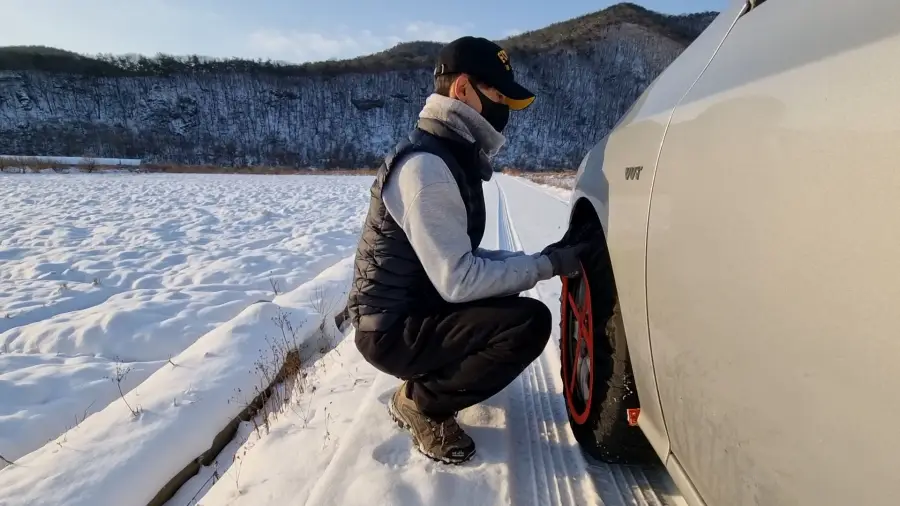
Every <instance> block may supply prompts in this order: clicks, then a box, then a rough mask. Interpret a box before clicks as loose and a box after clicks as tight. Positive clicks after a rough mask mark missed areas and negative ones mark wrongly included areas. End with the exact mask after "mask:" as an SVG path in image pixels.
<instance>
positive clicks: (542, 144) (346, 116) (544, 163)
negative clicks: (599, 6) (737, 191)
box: [0, 3, 716, 169]
mask: <svg viewBox="0 0 900 506" xmlns="http://www.w3.org/2000/svg"><path fill="white" fill-rule="evenodd" d="M715 16H716V13H714V12H706V13H698V14H691V15H684V16H669V15H663V14H659V13H655V12H652V11H648V10H646V9H643V8H641V7H639V6H636V5H634V4H629V3H624V4H618V5H615V6H612V7H610V8H608V9H605V10H602V11H599V12H596V13H593V14H588V15H586V16H582V17H579V18H575V19H572V20H569V21H565V22H562V23H556V24H554V25H550V26H548V27H546V28H543V29H541V30H536V31H533V32H528V33H524V34H521V35H517V36H515V37H512V38H509V39H506V40H503V41H499V42H500V43H501V44H502V45H503V46H504V47H506V48H507V49H508V50H509V53H510V55H511V57H512V58H513V62H514V64H515V65H516V69H517V72H518V75H519V76H520V79H521V81H522V82H523V83H524V84H526V86H529V87H531V88H532V89H533V90H534V91H535V92H536V93H537V95H538V99H537V100H536V101H535V103H534V105H533V106H532V107H531V108H529V109H528V110H526V111H525V112H523V113H514V114H513V115H512V116H511V121H510V126H509V127H508V130H507V134H508V136H509V143H508V144H507V147H506V148H505V149H504V150H503V151H502V152H501V154H500V155H499V156H498V158H497V160H496V163H497V165H498V166H500V167H502V166H512V167H518V168H524V169H540V168H571V167H574V166H576V165H577V163H578V161H580V159H581V157H582V156H583V155H584V153H585V152H586V150H587V149H588V148H589V147H590V146H591V145H592V144H593V143H594V142H596V141H597V140H599V139H600V138H601V137H602V136H603V135H605V134H606V132H608V130H609V129H610V128H611V127H612V125H614V124H615V122H616V120H617V119H618V118H619V117H620V116H621V114H623V113H624V111H625V110H626V109H627V108H628V106H629V105H630V104H631V103H632V102H633V101H634V99H635V98H637V96H638V95H639V94H640V93H641V91H643V90H644V88H645V87H646V86H647V85H648V84H649V83H650V82H651V81H652V80H653V79H654V78H655V77H656V76H657V75H658V74H659V73H660V72H661V71H662V70H663V69H664V68H665V67H666V66H667V65H668V64H669V63H671V62H672V60H674V59H675V57H677V56H678V55H679V54H680V53H681V51H683V50H684V48H685V47H687V45H688V44H689V43H690V42H691V41H693V39H694V38H696V37H697V35H699V33H700V32H702V31H703V29H705V28H706V26H707V25H708V24H709V23H710V22H711V21H712V19H713V18H714V17H715ZM440 47H441V45H440V44H437V43H433V42H411V43H404V44H400V45H398V46H396V47H394V48H391V49H389V50H387V51H384V52H381V53H377V54H373V55H367V56H363V57H359V58H354V59H350V60H343V61H327V62H317V63H309V64H303V65H288V64H283V63H277V62H270V61H266V62H264V61H247V60H237V59H231V60H222V59H209V58H203V57H198V56H186V57H174V56H167V55H159V56H156V57H153V58H149V57H135V56H112V55H100V56H85V55H78V54H75V53H71V52H67V51H62V50H58V49H54V48H47V47H39V46H28V47H21V46H20V47H6V48H0V152H2V153H6V154H16V155H60V156H97V157H119V158H142V159H145V160H146V161H148V162H157V163H181V164H216V165H248V164H249V165H255V164H265V165H289V166H301V167H306V166H314V167H344V168H350V167H364V166H373V165H375V164H377V163H378V161H379V160H380V158H381V157H382V156H383V155H384V153H385V152H386V151H387V150H388V149H389V148H390V147H391V146H392V145H393V144H394V142H396V140H397V139H398V138H400V137H401V136H402V135H404V134H405V133H406V132H407V131H408V130H409V129H410V128H411V127H412V125H413V124H414V121H415V118H416V115H417V113H418V111H419V109H420V107H421V105H422V103H423V101H424V100H425V98H426V97H427V96H428V94H429V93H430V92H431V81H432V78H431V69H432V64H433V61H434V57H435V55H436V53H437V51H438V49H439V48H440Z"/></svg>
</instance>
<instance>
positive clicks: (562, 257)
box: [544, 243, 588, 278]
mask: <svg viewBox="0 0 900 506" xmlns="http://www.w3.org/2000/svg"><path fill="white" fill-rule="evenodd" d="M551 246H553V245H551ZM551 246H547V247H546V248H544V250H545V251H546V250H549V252H548V253H547V254H546V255H547V257H548V258H549V259H550V264H551V265H553V275H554V276H562V277H566V278H576V277H578V276H580V275H581V261H580V258H579V257H580V256H581V255H582V254H583V253H584V252H585V251H587V248H588V244H587V243H580V244H575V245H572V246H562V247H551Z"/></svg>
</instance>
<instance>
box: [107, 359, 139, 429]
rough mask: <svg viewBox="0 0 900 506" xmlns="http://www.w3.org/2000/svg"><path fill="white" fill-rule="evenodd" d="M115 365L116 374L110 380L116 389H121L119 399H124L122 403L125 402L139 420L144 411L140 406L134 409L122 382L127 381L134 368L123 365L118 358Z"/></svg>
mask: <svg viewBox="0 0 900 506" xmlns="http://www.w3.org/2000/svg"><path fill="white" fill-rule="evenodd" d="M115 365H116V370H115V374H114V375H113V377H112V378H110V379H111V380H112V381H113V382H114V383H115V384H116V388H118V389H119V397H121V398H122V402H124V403H125V405H126V406H128V410H129V411H131V415H132V416H133V417H135V418H137V417H138V416H139V415H140V414H141V413H142V412H143V409H142V408H141V407H140V406H137V408H136V409H135V408H132V407H131V404H129V403H128V400H127V399H126V398H125V392H123V391H122V382H123V381H125V378H127V377H128V373H130V372H131V370H132V369H133V368H132V367H131V366H127V367H126V366H125V364H123V363H122V362H121V361H120V360H119V359H118V357H117V358H116V364H115Z"/></svg>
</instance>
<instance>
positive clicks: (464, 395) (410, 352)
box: [356, 297, 552, 420]
mask: <svg viewBox="0 0 900 506" xmlns="http://www.w3.org/2000/svg"><path fill="white" fill-rule="evenodd" d="M551 323H552V319H551V315H550V309H549V308H547V306H546V305H545V304H544V303H543V302H541V301H539V300H536V299H531V298H528V297H503V298H494V299H484V300H479V301H475V302H469V303H465V304H449V305H447V306H446V307H444V308H441V309H439V310H437V311H435V312H434V313H433V314H428V315H414V316H410V317H408V318H407V319H406V320H405V321H401V322H399V323H398V324H397V325H396V326H395V327H394V328H393V329H391V330H390V331H388V332H384V333H378V332H357V334H356V346H357V348H358V349H359V351H360V353H362V355H363V357H364V358H365V359H366V360H367V361H368V362H369V363H371V364H372V365H374V366H375V367H376V368H377V369H379V370H380V371H382V372H385V373H387V374H390V375H392V376H396V377H398V378H402V379H406V380H409V382H410V383H409V384H410V386H409V388H410V390H409V393H410V396H411V397H412V399H413V400H414V401H415V402H416V405H417V406H418V407H419V409H421V410H422V411H423V412H424V413H425V414H427V415H428V416H431V417H433V418H435V419H438V420H440V419H443V418H445V417H447V416H449V415H452V414H453V413H455V412H457V411H460V410H462V409H464V408H467V407H469V406H472V405H474V404H478V403H479V402H481V401H483V400H485V399H488V398H489V397H491V396H493V395H494V394H496V393H497V392H499V391H501V390H503V388H504V387H506V386H507V385H509V384H510V383H512V381H513V380H515V379H516V377H517V376H518V375H519V374H520V373H521V372H522V371H523V370H525V367H527V366H528V364H530V363H531V362H532V361H534V360H535V359H536V358H537V357H538V356H540V354H541V353H542V352H543V350H544V347H545V346H546V345H547V341H548V339H549V337H550V326H551Z"/></svg>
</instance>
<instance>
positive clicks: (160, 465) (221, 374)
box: [0, 257, 353, 506]
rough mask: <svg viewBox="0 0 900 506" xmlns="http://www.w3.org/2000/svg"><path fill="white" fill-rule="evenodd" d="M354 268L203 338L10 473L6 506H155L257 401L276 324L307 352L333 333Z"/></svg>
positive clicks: (334, 271) (3, 482)
mask: <svg viewBox="0 0 900 506" xmlns="http://www.w3.org/2000/svg"><path fill="white" fill-rule="evenodd" d="M352 270H353V258H352V257H349V258H346V259H344V260H343V261H341V262H339V263H338V264H336V265H334V266H332V267H330V268H328V269H326V270H325V271H324V272H322V273H321V274H320V275H319V276H317V277H316V278H314V279H313V280H312V281H310V282H308V283H306V284H303V285H301V286H300V287H298V288H297V289H296V290H293V291H292V292H289V293H287V294H283V295H281V296H279V297H276V299H275V300H274V301H273V302H265V301H261V302H259V303H256V304H253V305H251V306H249V307H247V308H246V309H244V310H243V311H242V312H241V313H240V314H238V315H237V316H236V317H234V318H232V319H231V320H230V321H228V322H227V323H225V324H223V325H221V326H219V327H217V328H216V329H214V330H212V331H210V332H208V333H207V334H205V335H203V336H202V337H200V338H199V339H198V340H197V341H196V342H194V343H193V344H192V345H191V346H190V347H188V348H187V349H185V350H184V351H183V352H182V353H180V354H179V355H177V356H175V357H173V358H172V364H167V365H165V366H163V367H162V368H160V369H159V370H157V371H156V372H155V373H154V374H152V375H151V376H150V377H149V378H147V380H146V381H144V382H143V383H141V384H140V385H138V386H137V387H135V388H134V389H133V390H131V391H130V392H128V393H127V394H126V395H125V397H124V398H120V399H117V400H116V401H114V402H112V403H110V404H109V406H107V407H106V408H105V409H103V410H102V411H99V412H98V413H96V414H94V415H92V416H90V417H89V418H88V419H87V420H85V421H84V422H83V423H81V424H80V425H78V426H77V427H76V428H74V429H72V430H70V431H68V432H67V433H66V434H65V441H64V442H63V441H62V438H59V439H57V441H56V442H53V443H49V444H47V445H44V446H43V447H41V448H39V449H38V450H36V451H34V452H32V453H30V454H28V455H26V456H25V457H23V458H21V459H19V460H18V461H17V462H16V464H15V465H12V466H9V467H7V468H5V469H3V470H2V471H0V490H3V497H2V498H0V504H2V505H4V506H6V505H10V506H11V505H16V506H25V505H41V506H54V505H66V506H80V505H84V506H88V505H89V506H104V505H110V506H112V505H116V506H120V505H122V504H147V503H148V502H150V501H151V500H152V499H153V498H154V497H155V496H156V495H157V493H158V492H159V491H160V490H161V489H162V488H163V487H164V486H165V485H166V484H167V483H168V482H169V481H170V480H171V479H172V478H173V477H174V476H175V475H176V474H177V473H179V471H181V470H182V469H184V468H185V466H187V465H188V464H190V463H191V461H192V460H194V459H197V458H198V457H199V456H200V455H201V454H203V453H204V452H205V451H207V450H208V449H209V448H210V446H211V445H212V442H213V438H214V437H215V436H216V434H217V433H218V432H219V431H221V430H222V429H223V428H224V427H225V426H226V425H228V424H229V422H231V421H232V420H233V419H234V418H235V417H236V416H237V415H238V414H239V413H241V411H242V410H243V409H244V408H245V406H246V405H247V404H248V403H249V402H250V400H251V399H252V398H253V395H254V394H253V392H254V390H255V389H256V388H258V386H259V385H260V375H259V371H258V369H257V366H258V364H259V361H260V360H261V359H262V360H265V357H266V356H267V349H268V348H269V346H270V344H269V343H270V338H275V337H276V336H278V335H280V333H281V332H282V329H283V328H284V327H283V326H282V327H281V328H279V325H277V324H276V322H279V321H287V322H289V324H290V326H291V327H292V328H293V330H294V334H293V335H294V339H296V341H295V342H296V343H297V344H298V345H303V344H304V343H307V342H308V341H309V340H310V339H312V338H313V336H314V335H315V334H316V332H317V331H318V330H319V329H320V328H321V325H320V322H323V321H324V322H325V323H326V324H330V325H332V326H333V321H332V317H333V314H334V312H336V311H338V310H340V309H341V308H342V303H343V302H344V299H345V298H346V294H347V291H348V289H349V285H350V279H351V275H352ZM282 325H283V324H282ZM272 366H273V367H279V366H276V365H274V364H272ZM57 443H59V444H57Z"/></svg>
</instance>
